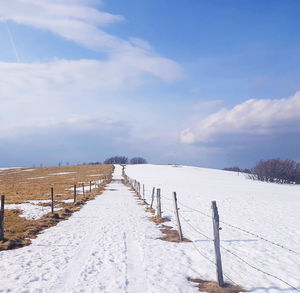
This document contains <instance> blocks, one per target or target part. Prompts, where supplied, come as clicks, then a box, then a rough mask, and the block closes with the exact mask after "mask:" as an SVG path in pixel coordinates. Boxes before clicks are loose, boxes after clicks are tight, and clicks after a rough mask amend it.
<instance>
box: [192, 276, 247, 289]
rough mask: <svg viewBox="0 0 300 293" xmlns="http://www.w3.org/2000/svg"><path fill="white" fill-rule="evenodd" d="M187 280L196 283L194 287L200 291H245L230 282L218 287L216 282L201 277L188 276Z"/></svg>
mask: <svg viewBox="0 0 300 293" xmlns="http://www.w3.org/2000/svg"><path fill="white" fill-rule="evenodd" d="M188 281H190V282H193V283H196V284H197V285H196V287H197V288H198V289H199V291H201V292H208V293H239V292H247V290H245V289H244V288H242V287H241V286H239V285H233V284H230V283H225V285H224V287H220V286H219V284H218V283H217V282H214V281H205V280H202V279H193V278H188Z"/></svg>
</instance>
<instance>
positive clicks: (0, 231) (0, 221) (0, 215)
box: [0, 195, 5, 241]
mask: <svg viewBox="0 0 300 293" xmlns="http://www.w3.org/2000/svg"><path fill="white" fill-rule="evenodd" d="M4 201H5V196H4V195H1V210H0V240H1V241H3V240H4Z"/></svg>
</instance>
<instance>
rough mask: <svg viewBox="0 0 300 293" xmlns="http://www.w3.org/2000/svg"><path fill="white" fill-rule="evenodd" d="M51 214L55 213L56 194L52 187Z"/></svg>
mask: <svg viewBox="0 0 300 293" xmlns="http://www.w3.org/2000/svg"><path fill="white" fill-rule="evenodd" d="M51 213H52V214H53V213H54V194H53V186H51Z"/></svg>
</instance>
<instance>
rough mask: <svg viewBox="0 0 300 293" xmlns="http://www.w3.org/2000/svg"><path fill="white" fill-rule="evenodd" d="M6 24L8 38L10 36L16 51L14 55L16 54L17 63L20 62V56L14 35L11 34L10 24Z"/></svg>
mask: <svg viewBox="0 0 300 293" xmlns="http://www.w3.org/2000/svg"><path fill="white" fill-rule="evenodd" d="M5 24H6V29H7V33H8V36H9V40H10V43H11V46H12V47H13V50H14V53H15V57H16V60H17V62H20V56H19V54H18V51H17V48H16V44H15V41H14V38H13V36H12V33H11V31H10V29H9V26H8V23H7V21H6V20H5Z"/></svg>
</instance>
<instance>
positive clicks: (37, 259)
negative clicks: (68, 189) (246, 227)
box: [0, 166, 197, 293]
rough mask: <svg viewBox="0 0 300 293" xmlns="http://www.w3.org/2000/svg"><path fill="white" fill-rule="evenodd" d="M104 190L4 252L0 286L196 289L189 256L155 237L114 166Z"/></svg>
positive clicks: (154, 230) (155, 230)
mask: <svg viewBox="0 0 300 293" xmlns="http://www.w3.org/2000/svg"><path fill="white" fill-rule="evenodd" d="M113 179H114V180H113V181H112V183H110V184H109V185H107V187H106V189H107V190H106V191H105V192H104V193H103V194H102V195H101V196H98V197H97V198H96V199H95V200H93V201H90V202H88V203H87V204H86V205H85V206H84V207H83V208H82V209H81V210H80V211H79V212H77V213H75V214H73V216H72V217H71V218H70V219H69V220H68V221H64V222H61V223H59V224H58V225H57V226H56V227H53V228H50V229H48V230H46V231H45V232H44V233H42V234H41V235H39V237H38V238H37V239H35V240H33V243H32V245H30V246H28V247H24V248H22V249H18V250H13V251H4V252H1V253H0V272H1V274H0V292H129V293H131V292H136V293H138V292H139V293H140V292H197V290H196V289H195V288H193V287H192V286H191V285H190V284H189V283H188V282H187V281H186V276H188V275H190V273H191V272H192V271H191V270H192V268H191V267H190V260H191V258H192V256H190V257H188V256H186V255H185V254H186V253H183V251H181V249H180V246H178V244H176V243H166V242H162V241H159V240H156V239H155V238H156V237H157V236H159V235H160V232H159V229H158V228H157V227H156V226H155V225H154V224H153V223H152V222H150V221H149V220H148V218H147V217H148V215H147V214H146V213H145V211H144V207H142V206H139V205H138V204H137V202H136V200H135V198H134V197H133V196H132V192H131V191H130V190H129V189H128V187H126V186H125V185H123V184H122V183H121V182H120V181H118V179H121V168H120V167H119V166H116V169H115V172H114V176H113Z"/></svg>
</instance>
